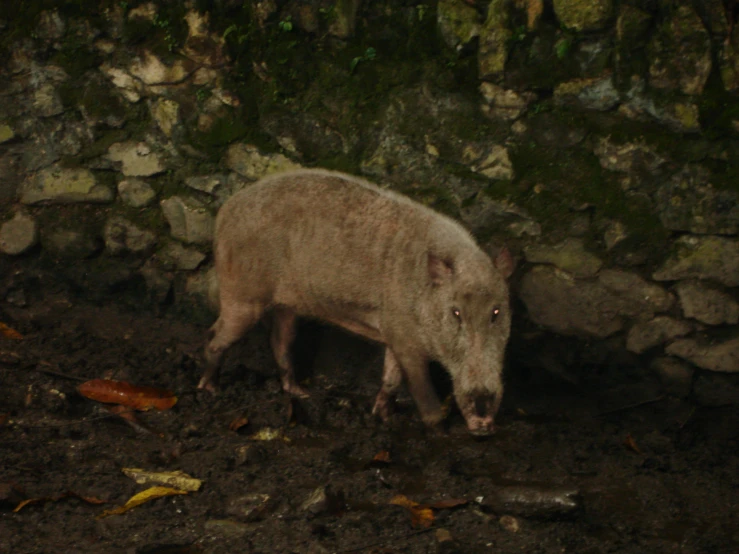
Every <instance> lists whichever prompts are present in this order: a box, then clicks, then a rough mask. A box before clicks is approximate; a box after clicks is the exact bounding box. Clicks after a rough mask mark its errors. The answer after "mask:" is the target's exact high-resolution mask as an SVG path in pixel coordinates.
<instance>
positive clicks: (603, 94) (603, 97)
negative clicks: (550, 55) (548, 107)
mask: <svg viewBox="0 0 739 554" xmlns="http://www.w3.org/2000/svg"><path fill="white" fill-rule="evenodd" d="M618 101H619V94H618V90H616V87H615V86H614V85H613V79H612V77H611V75H610V74H609V75H606V76H605V77H594V78H588V79H574V80H572V81H567V82H564V83H560V84H558V85H557V86H556V87H555V89H554V103H555V104H557V105H558V106H570V107H577V108H582V109H585V110H597V111H607V110H610V109H611V108H613V107H614V106H615V105H616V104H618Z"/></svg>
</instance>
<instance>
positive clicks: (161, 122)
mask: <svg viewBox="0 0 739 554" xmlns="http://www.w3.org/2000/svg"><path fill="white" fill-rule="evenodd" d="M179 110H180V105H179V104H178V103H177V102H175V101H174V100H169V99H168V98H158V99H157V100H156V101H155V102H154V103H153V104H152V105H151V115H152V117H153V118H154V121H156V123H157V125H158V126H159V128H160V129H161V130H162V133H164V135H165V136H167V137H171V136H172V129H173V128H174V126H175V125H177V123H179V119H180V116H179Z"/></svg>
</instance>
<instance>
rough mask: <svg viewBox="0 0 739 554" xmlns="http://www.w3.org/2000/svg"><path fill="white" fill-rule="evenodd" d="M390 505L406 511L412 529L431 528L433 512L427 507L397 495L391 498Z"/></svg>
mask: <svg viewBox="0 0 739 554" xmlns="http://www.w3.org/2000/svg"><path fill="white" fill-rule="evenodd" d="M390 504H395V505H396V506H402V507H403V508H405V509H407V510H408V511H409V512H410V514H411V525H413V527H431V525H433V523H434V511H433V510H432V509H431V508H429V507H428V506H424V505H423V504H419V503H418V502H414V501H413V500H411V499H409V498H408V497H407V496H404V495H402V494H399V495H397V496H395V497H393V499H392V500H391V501H390Z"/></svg>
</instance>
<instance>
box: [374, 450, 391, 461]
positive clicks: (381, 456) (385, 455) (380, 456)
mask: <svg viewBox="0 0 739 554" xmlns="http://www.w3.org/2000/svg"><path fill="white" fill-rule="evenodd" d="M372 461H373V462H384V463H386V464H389V463H390V452H388V451H387V450H380V451H379V452H378V453H377V454H375V457H374V458H372Z"/></svg>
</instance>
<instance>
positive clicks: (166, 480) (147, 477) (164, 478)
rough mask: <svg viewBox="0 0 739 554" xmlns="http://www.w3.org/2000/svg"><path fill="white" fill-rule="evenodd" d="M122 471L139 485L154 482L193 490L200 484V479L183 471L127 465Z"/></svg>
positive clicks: (182, 489) (179, 488) (184, 489)
mask: <svg viewBox="0 0 739 554" xmlns="http://www.w3.org/2000/svg"><path fill="white" fill-rule="evenodd" d="M122 471H123V473H124V474H126V475H127V476H128V477H130V478H131V479H133V480H134V481H136V482H137V483H138V484H139V485H151V484H155V483H156V484H160V485H167V486H170V487H173V488H175V489H178V490H181V491H188V492H195V491H196V490H198V489H199V488H200V485H201V484H202V481H200V479H195V478H194V477H190V476H189V475H188V474H187V473H185V472H183V471H146V470H144V469H139V468H129V467H124V468H123V470H122Z"/></svg>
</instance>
